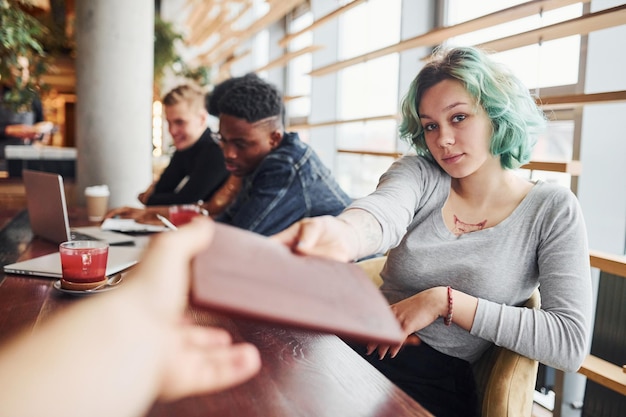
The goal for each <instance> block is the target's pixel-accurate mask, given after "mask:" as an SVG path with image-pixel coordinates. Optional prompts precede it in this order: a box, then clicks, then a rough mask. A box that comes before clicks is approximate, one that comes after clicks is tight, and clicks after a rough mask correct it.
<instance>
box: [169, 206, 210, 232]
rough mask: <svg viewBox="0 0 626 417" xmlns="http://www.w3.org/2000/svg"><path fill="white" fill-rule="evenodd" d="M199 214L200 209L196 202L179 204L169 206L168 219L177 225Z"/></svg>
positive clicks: (187, 221) (200, 213) (200, 212)
mask: <svg viewBox="0 0 626 417" xmlns="http://www.w3.org/2000/svg"><path fill="white" fill-rule="evenodd" d="M200 215H202V211H201V209H200V206H198V205H197V204H179V205H175V206H170V207H169V219H170V221H171V222H172V223H173V224H174V226H177V227H178V226H182V225H183V224H185V223H189V222H190V221H191V219H193V218H194V217H196V216H200Z"/></svg>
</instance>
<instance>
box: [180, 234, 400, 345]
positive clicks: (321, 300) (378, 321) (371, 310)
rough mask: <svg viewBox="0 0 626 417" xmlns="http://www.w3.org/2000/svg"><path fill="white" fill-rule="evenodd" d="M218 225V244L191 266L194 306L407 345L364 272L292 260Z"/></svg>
mask: <svg viewBox="0 0 626 417" xmlns="http://www.w3.org/2000/svg"><path fill="white" fill-rule="evenodd" d="M215 227H216V231H215V237H214V238H213V243H212V244H211V245H210V246H209V248H208V249H206V250H205V251H203V252H202V253H200V254H199V255H197V256H196V257H195V258H194V260H193V262H192V272H193V275H192V286H191V299H192V302H193V303H194V304H195V305H197V306H201V307H204V308H208V309H212V310H216V311H220V312H225V313H229V314H233V315H236V316H242V317H246V318H251V319H256V320H261V321H265V322H272V323H277V324H281V325H286V326H291V327H298V328H303V329H311V330H318V331H323V332H328V333H334V334H336V335H339V336H342V337H345V338H349V339H352V340H356V341H363V342H379V343H390V344H399V343H401V342H403V341H404V337H403V334H402V331H401V329H400V325H399V324H398V322H397V320H396V318H395V315H394V314H393V313H392V311H391V309H390V307H389V305H388V304H387V301H386V299H385V298H384V297H383V295H382V294H381V293H380V291H379V289H378V288H377V287H376V286H375V285H374V284H373V283H372V282H371V280H370V279H369V277H368V276H367V274H365V272H364V271H363V270H362V269H361V268H360V267H359V266H357V265H355V264H348V263H343V262H337V261H332V260H329V259H324V258H319V257H312V256H299V255H295V254H293V253H292V252H291V251H290V250H289V249H288V248H286V247H285V246H283V245H281V244H279V243H277V242H275V241H273V240H271V239H269V238H267V237H264V236H261V235H259V234H256V233H252V232H249V231H246V230H242V229H238V228H235V227H232V226H227V225H223V224H219V223H218V224H216V225H215Z"/></svg>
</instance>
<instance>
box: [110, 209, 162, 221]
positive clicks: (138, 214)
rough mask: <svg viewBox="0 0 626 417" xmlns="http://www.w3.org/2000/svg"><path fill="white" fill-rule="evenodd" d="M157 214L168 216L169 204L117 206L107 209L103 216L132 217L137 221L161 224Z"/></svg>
mask: <svg viewBox="0 0 626 417" xmlns="http://www.w3.org/2000/svg"><path fill="white" fill-rule="evenodd" d="M157 214H160V215H161V216H164V217H169V206H150V207H146V208H138V207H127V206H124V207H118V208H114V209H112V210H109V211H108V212H107V214H106V215H105V216H104V218H105V219H111V218H114V217H118V218H122V219H133V220H135V221H136V222H137V223H143V224H158V225H161V224H162V223H161V221H160V220H159V219H158V217H157Z"/></svg>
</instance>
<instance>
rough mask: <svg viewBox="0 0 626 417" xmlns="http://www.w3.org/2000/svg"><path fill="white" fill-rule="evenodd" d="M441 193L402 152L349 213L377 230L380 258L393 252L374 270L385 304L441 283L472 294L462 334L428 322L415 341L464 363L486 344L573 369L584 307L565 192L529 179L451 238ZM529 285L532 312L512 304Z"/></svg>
mask: <svg viewBox="0 0 626 417" xmlns="http://www.w3.org/2000/svg"><path fill="white" fill-rule="evenodd" d="M449 192H450V177H449V176H448V175H447V174H446V173H445V172H443V171H442V170H441V169H440V168H439V167H438V166H436V165H435V164H432V163H430V162H428V161H426V160H425V159H424V158H421V157H416V156H407V157H404V158H402V159H400V160H398V161H397V162H395V163H394V164H393V165H392V167H391V168H390V169H389V171H388V172H386V173H385V174H384V175H383V176H382V177H381V180H380V182H379V185H378V187H377V189H376V191H375V192H374V193H372V194H371V195H369V196H367V197H365V198H363V199H360V200H358V201H356V202H354V203H353V204H352V205H351V206H350V207H349V208H360V209H363V210H366V211H368V212H370V213H371V214H372V215H374V216H375V217H376V219H377V220H378V222H379V223H380V224H381V225H382V231H383V242H382V244H381V247H380V248H379V251H380V252H385V251H386V250H387V249H389V248H393V249H392V250H391V251H390V252H389V257H388V260H387V263H386V265H385V267H384V268H383V271H382V273H381V276H382V277H383V279H384V284H383V286H382V291H383V293H384V294H385V296H386V297H387V299H388V301H389V302H390V303H395V302H397V301H400V300H402V299H405V298H408V297H410V296H411V295H413V294H415V293H417V292H420V291H422V290H424V289H427V288H431V287H435V286H440V285H442V286H446V285H450V286H451V287H452V288H454V289H456V290H459V291H463V292H465V293H467V294H470V295H473V296H475V297H477V298H478V309H477V311H476V316H475V319H474V324H473V326H472V329H471V331H470V332H469V333H468V332H467V331H466V330H464V329H461V328H460V327H457V326H454V325H453V326H450V327H447V326H445V325H444V324H443V320H442V319H438V320H435V322H434V323H432V324H431V325H430V326H428V327H426V328H424V329H422V330H420V331H419V332H417V333H418V335H419V337H420V338H421V339H422V340H423V341H424V342H426V343H428V344H429V345H430V346H432V347H433V348H435V349H437V350H439V351H441V352H444V353H446V354H449V355H451V356H455V357H459V358H462V359H465V360H468V361H470V362H473V361H475V360H477V359H478V358H479V357H480V355H481V353H482V352H484V351H485V350H486V349H487V348H488V347H489V346H490V344H491V343H495V344H496V345H499V346H503V347H505V348H507V349H510V350H513V351H515V352H518V353H520V354H522V355H524V356H527V357H530V358H533V359H537V360H538V361H540V362H542V363H544V364H546V365H549V366H552V367H555V368H558V369H563V370H565V371H570V372H575V371H576V370H577V369H578V368H579V366H580V365H581V364H582V361H583V359H584V358H585V356H586V354H587V353H588V351H587V338H588V332H589V324H590V317H591V305H592V303H591V280H590V266H589V251H588V245H587V235H586V229H585V224H584V220H583V217H582V213H581V209H580V206H579V205H578V201H577V199H576V197H575V196H574V194H573V193H572V192H571V191H570V190H568V189H567V188H565V187H562V186H559V185H552V184H547V183H544V182H541V181H538V182H537V183H536V184H535V185H534V186H533V188H532V189H531V191H530V192H529V193H528V195H527V196H526V197H525V198H524V200H523V201H522V202H521V203H520V204H519V206H518V207H517V208H516V209H515V210H514V211H513V213H512V214H511V215H510V216H509V217H508V218H506V219H505V220H503V221H502V222H501V223H499V224H498V225H496V226H495V227H491V228H487V229H483V230H480V231H475V232H471V233H466V234H463V235H460V236H456V235H454V234H453V233H452V232H450V231H449V230H448V228H447V227H446V226H445V224H444V221H443V217H442V215H441V209H442V207H443V205H444V203H445V202H446V200H447V198H448V194H449ZM537 286H539V287H540V288H539V289H540V293H541V310H531V309H527V308H524V307H517V306H521V305H523V304H524V302H525V301H526V300H527V299H528V298H529V297H530V295H531V293H532V292H533V290H534V289H535V288H537Z"/></svg>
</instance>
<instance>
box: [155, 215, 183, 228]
mask: <svg viewBox="0 0 626 417" xmlns="http://www.w3.org/2000/svg"><path fill="white" fill-rule="evenodd" d="M156 216H157V217H158V218H159V220H161V223H163V224H164V225H166V226H167V228H168V229H170V230H178V227H176V226H174V223H172V222H171V221H169V220H167V219H166V218H165V217H163V216H161V215H160V214H157V215H156Z"/></svg>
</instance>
